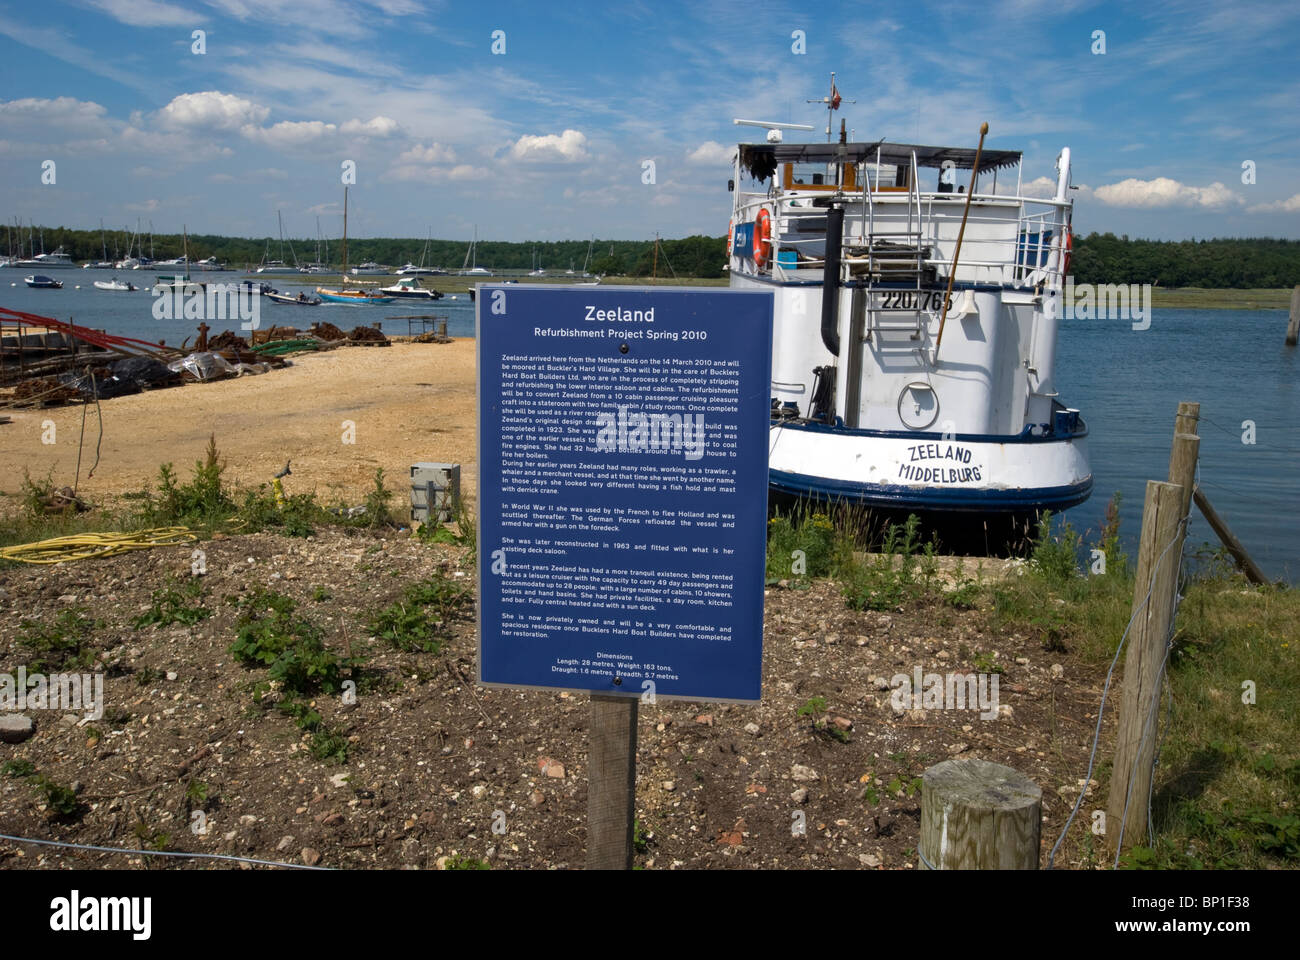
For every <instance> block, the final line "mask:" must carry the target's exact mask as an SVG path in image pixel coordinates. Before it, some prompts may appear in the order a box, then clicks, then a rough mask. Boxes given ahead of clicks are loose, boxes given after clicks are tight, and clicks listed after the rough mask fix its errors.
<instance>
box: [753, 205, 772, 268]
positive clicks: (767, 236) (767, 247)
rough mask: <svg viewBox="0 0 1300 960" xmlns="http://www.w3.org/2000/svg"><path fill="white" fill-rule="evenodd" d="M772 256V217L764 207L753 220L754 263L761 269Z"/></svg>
mask: <svg viewBox="0 0 1300 960" xmlns="http://www.w3.org/2000/svg"><path fill="white" fill-rule="evenodd" d="M771 256H772V217H771V216H770V215H769V214H768V212H767V210H766V208H764V209H761V210H759V211H758V217H757V218H756V219H755V220H754V263H755V264H756V265H757V266H758V267H759V269H762V268H763V267H764V266H766V265H767V261H768V258H769V257H771Z"/></svg>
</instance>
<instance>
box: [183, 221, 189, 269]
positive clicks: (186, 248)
mask: <svg viewBox="0 0 1300 960" xmlns="http://www.w3.org/2000/svg"><path fill="white" fill-rule="evenodd" d="M181 256H183V257H184V258H185V279H186V280H187V281H188V280H189V279H190V228H189V225H188V224H184V223H183V224H181Z"/></svg>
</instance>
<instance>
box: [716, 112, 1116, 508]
mask: <svg viewBox="0 0 1300 960" xmlns="http://www.w3.org/2000/svg"><path fill="white" fill-rule="evenodd" d="M836 102H837V103H838V100H837V101H836ZM756 125H763V126H769V127H780V126H782V125H780V124H770V125H769V124H762V123H757V124H756ZM803 129H811V128H810V127H804V128H803ZM828 129H829V128H828ZM982 143H983V139H982V137H981V140H980V144H981V147H982ZM977 157H978V173H977V174H976V175H975V180H976V182H975V184H974V186H973V188H972V187H971V186H970V185H969V180H970V179H971V171H972V170H973V168H975V167H976V165H977ZM1021 165H1022V157H1021V154H1020V153H1019V152H1016V151H1009V150H977V149H971V148H970V147H936V146H926V145H920V144H915V145H913V144H903V143H894V142H890V141H886V140H883V139H882V140H871V141H866V142H856V143H848V142H844V139H843V130H841V141H840V142H839V143H783V142H780V139H779V134H778V136H777V137H776V138H773V137H772V136H771V135H770V134H769V140H768V142H766V143H741V144H739V145H738V147H737V150H736V154H735V156H734V158H733V173H734V180H733V182H734V194H733V201H732V222H731V227H730V231H729V239H728V254H729V259H728V268H729V272H730V286H731V287H732V288H734V289H740V290H763V291H770V292H771V294H772V296H773V310H774V330H773V343H772V351H773V352H772V375H771V401H772V422H771V428H770V458H769V469H770V474H769V479H770V485H771V490H772V492H773V493H774V494H777V495H783V496H784V497H787V498H797V499H815V500H836V501H845V502H850V503H854V504H859V505H864V506H867V507H871V508H881V509H882V510H884V511H885V512H891V511H901V512H916V513H918V514H920V515H921V516H922V519H923V520H926V521H927V522H929V521H931V520H933V521H934V522H936V523H937V524H943V523H949V524H954V525H957V526H964V527H965V528H966V529H968V530H970V529H973V528H974V527H976V526H979V524H980V521H982V520H983V521H987V520H988V519H989V518H991V517H997V518H1003V519H1010V520H1012V521H1013V522H1014V523H1013V525H1014V524H1022V523H1023V521H1024V520H1025V519H1027V518H1030V517H1032V516H1034V515H1036V514H1037V513H1038V512H1040V511H1042V510H1045V509H1050V510H1052V511H1053V512H1056V511H1060V510H1064V509H1066V508H1068V507H1071V506H1074V505H1076V504H1079V503H1081V502H1083V501H1084V500H1086V499H1087V498H1088V496H1089V494H1090V493H1091V491H1092V483H1093V478H1092V471H1091V469H1090V468H1089V464H1088V452H1087V436H1088V428H1087V425H1086V423H1085V422H1084V420H1083V418H1082V417H1081V416H1080V412H1079V411H1078V410H1077V409H1074V408H1072V407H1069V406H1067V405H1066V403H1064V402H1063V401H1062V399H1061V398H1060V397H1059V396H1058V393H1057V390H1056V383H1055V376H1054V368H1055V361H1056V338H1057V325H1058V318H1059V316H1060V312H1061V311H1060V304H1061V293H1062V285H1063V281H1064V277H1065V275H1066V273H1067V272H1068V270H1069V257H1070V249H1071V240H1070V222H1071V214H1072V211H1073V205H1072V204H1073V201H1072V200H1071V199H1070V197H1069V189H1070V151H1069V149H1068V148H1065V149H1063V150H1062V151H1061V154H1060V156H1059V157H1058V159H1057V178H1056V191H1055V195H1054V196H1053V197H1052V198H1050V199H1036V198H1032V197H1027V196H1022V195H1020V193H1021V191H1020V189H1019V184H1020V179H1019V177H1020V173H1021V170H1020V168H1021ZM958 171H964V172H965V174H966V180H967V181H968V182H967V185H964V186H962V187H961V188H960V190H958V189H957V186H956V179H957V177H956V176H955V174H956V173H957V172H958ZM1005 172H1011V173H1014V175H1015V176H1016V177H1017V181H1016V184H1017V189H1016V191H1015V193H1011V194H1008V193H1001V194H1000V193H997V192H996V187H997V177H998V174H999V173H1005ZM936 176H937V177H938V181H939V182H934V178H935V177H936ZM923 181H924V182H923ZM967 189H973V191H975V192H973V193H971V194H969V195H968V194H967V193H966V192H965V191H966V190H967ZM968 199H969V201H970V204H969V206H970V209H969V217H968V218H966V220H965V233H964V237H963V239H962V240H960V241H959V235H960V234H961V229H962V224H963V220H964V214H965V208H966V204H967V200H968ZM959 243H960V250H959V249H958V248H959Z"/></svg>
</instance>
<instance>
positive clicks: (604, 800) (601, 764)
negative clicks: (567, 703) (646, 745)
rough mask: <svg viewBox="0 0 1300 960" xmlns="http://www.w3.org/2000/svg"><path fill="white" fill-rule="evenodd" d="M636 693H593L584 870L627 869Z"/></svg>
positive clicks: (632, 806)
mask: <svg viewBox="0 0 1300 960" xmlns="http://www.w3.org/2000/svg"><path fill="white" fill-rule="evenodd" d="M636 721H637V698H636V697H612V696H602V695H601V694H593V695H592V697H591V730H590V732H589V733H588V735H587V739H588V742H589V743H590V751H591V752H590V754H589V756H588V760H587V768H588V773H587V869H588V870H631V869H632V852H633V850H632V825H633V820H634V816H635V806H636Z"/></svg>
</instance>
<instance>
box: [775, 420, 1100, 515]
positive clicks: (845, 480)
mask: <svg viewBox="0 0 1300 960" xmlns="http://www.w3.org/2000/svg"><path fill="white" fill-rule="evenodd" d="M768 462H769V481H770V485H771V489H772V491H773V492H774V493H776V494H779V495H784V496H786V497H791V498H802V499H810V500H818V501H837V502H844V503H851V504H857V505H862V506H867V507H877V508H882V509H890V510H905V511H925V512H933V513H943V514H954V515H959V514H977V515H981V516H985V515H990V514H1004V515H1031V514H1034V513H1037V512H1040V511H1043V510H1052V511H1053V512H1059V511H1061V510H1065V509H1068V508H1069V507H1072V506H1076V505H1078V504H1080V503H1082V502H1083V501H1085V500H1087V499H1088V497H1089V495H1090V494H1091V493H1092V483H1093V480H1092V471H1091V469H1090V468H1089V466H1088V452H1087V431H1086V429H1080V430H1078V431H1076V432H1075V433H1074V434H1072V435H1070V436H1065V437H1055V436H1046V437H1034V436H1029V435H1025V436H1020V437H979V436H971V435H963V434H958V435H956V436H954V437H950V438H948V439H944V437H943V435H942V434H938V433H918V434H915V435H898V434H890V433H889V432H886V431H867V430H845V429H843V428H835V427H827V426H824V425H821V424H780V423H774V424H773V425H772V428H771V432H770V435H769V461H768Z"/></svg>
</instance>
